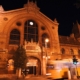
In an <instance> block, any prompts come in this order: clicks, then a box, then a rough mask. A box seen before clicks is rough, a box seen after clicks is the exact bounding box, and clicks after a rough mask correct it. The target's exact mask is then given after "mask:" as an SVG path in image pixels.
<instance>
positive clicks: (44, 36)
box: [42, 33, 50, 47]
mask: <svg viewBox="0 0 80 80" xmlns="http://www.w3.org/2000/svg"><path fill="white" fill-rule="evenodd" d="M45 39H49V36H48V34H47V33H44V34H42V46H44V47H45ZM47 47H50V41H49V42H48V43H47Z"/></svg>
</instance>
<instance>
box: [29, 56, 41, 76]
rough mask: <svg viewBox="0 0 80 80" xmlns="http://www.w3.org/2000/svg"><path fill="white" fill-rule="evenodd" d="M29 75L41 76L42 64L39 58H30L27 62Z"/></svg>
mask: <svg viewBox="0 0 80 80" xmlns="http://www.w3.org/2000/svg"><path fill="white" fill-rule="evenodd" d="M27 71H28V74H33V75H40V74H41V62H40V60H39V59H38V58H36V57H33V56H29V57H28V62H27Z"/></svg>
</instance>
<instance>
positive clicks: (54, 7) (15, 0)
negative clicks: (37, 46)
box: [0, 0, 80, 36]
mask: <svg viewBox="0 0 80 80" xmlns="http://www.w3.org/2000/svg"><path fill="white" fill-rule="evenodd" d="M30 1H36V2H37V6H38V7H39V8H40V11H41V12H42V13H43V14H45V15H46V16H47V17H49V18H50V19H51V20H54V19H55V18H56V19H57V21H58V23H59V31H58V32H59V35H65V36H69V35H70V33H71V30H72V27H73V23H75V22H76V21H78V22H79V23H80V8H79V7H80V5H78V4H80V0H30ZM25 3H27V0H2V1H1V0H0V5H2V6H3V8H4V10H13V9H18V8H22V7H23V5H24V4H25Z"/></svg>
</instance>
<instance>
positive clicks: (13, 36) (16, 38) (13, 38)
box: [9, 29, 20, 44]
mask: <svg viewBox="0 0 80 80" xmlns="http://www.w3.org/2000/svg"><path fill="white" fill-rule="evenodd" d="M9 44H20V32H19V31H18V30H17V29H13V30H12V31H11V32H10V40H9Z"/></svg>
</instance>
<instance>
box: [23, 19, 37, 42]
mask: <svg viewBox="0 0 80 80" xmlns="http://www.w3.org/2000/svg"><path fill="white" fill-rule="evenodd" d="M32 39H33V41H34V42H38V25H37V23H36V22H35V21H33V20H28V21H26V22H25V25H24V40H26V41H31V40H32Z"/></svg>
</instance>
